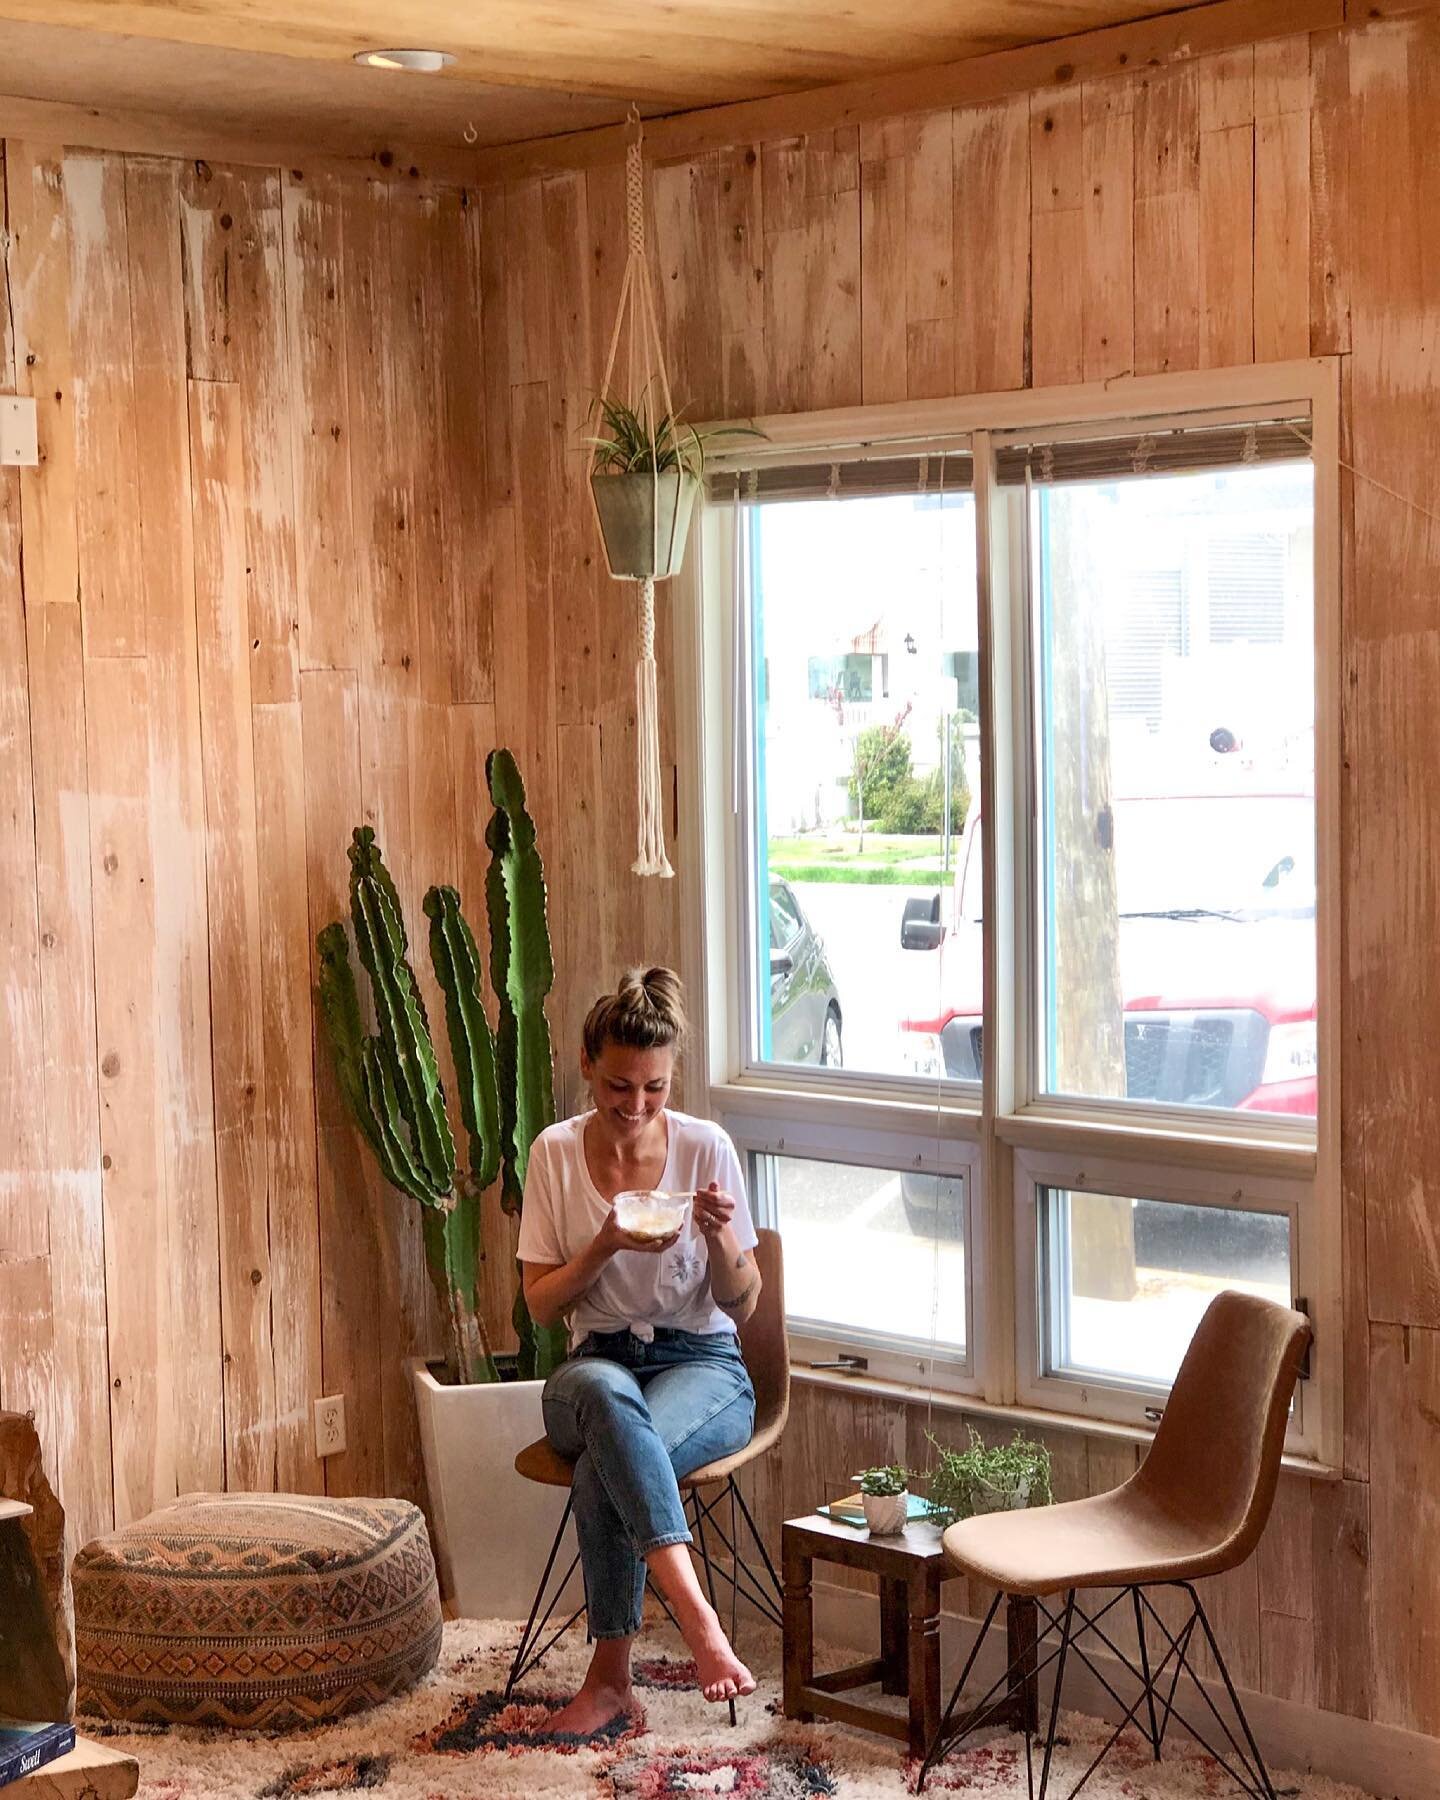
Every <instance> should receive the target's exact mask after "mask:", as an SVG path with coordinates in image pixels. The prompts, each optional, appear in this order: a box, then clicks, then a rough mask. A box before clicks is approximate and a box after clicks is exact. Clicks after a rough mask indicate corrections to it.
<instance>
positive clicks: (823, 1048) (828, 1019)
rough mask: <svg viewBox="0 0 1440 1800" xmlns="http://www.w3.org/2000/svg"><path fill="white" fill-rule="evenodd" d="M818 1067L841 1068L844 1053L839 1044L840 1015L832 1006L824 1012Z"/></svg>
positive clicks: (843, 1061) (843, 1065)
mask: <svg viewBox="0 0 1440 1800" xmlns="http://www.w3.org/2000/svg"><path fill="white" fill-rule="evenodd" d="M820 1067H821V1068H822V1069H843V1068H844V1067H845V1055H844V1051H843V1050H842V1048H841V1044H840V1015H839V1013H837V1012H836V1010H835V1008H834V1007H833V1006H832V1007H830V1008H828V1009H827V1011H826V1014H825V1030H824V1032H823V1033H822V1034H821V1038H820Z"/></svg>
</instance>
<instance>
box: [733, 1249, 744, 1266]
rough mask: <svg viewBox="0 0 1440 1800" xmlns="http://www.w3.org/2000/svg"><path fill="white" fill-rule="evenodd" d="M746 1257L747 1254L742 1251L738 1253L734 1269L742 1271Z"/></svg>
mask: <svg viewBox="0 0 1440 1800" xmlns="http://www.w3.org/2000/svg"><path fill="white" fill-rule="evenodd" d="M746 1256H747V1252H745V1251H744V1250H742V1251H741V1252H740V1254H739V1255H738V1256H737V1257H736V1258H735V1267H736V1268H737V1269H743V1268H744V1267H745V1262H746Z"/></svg>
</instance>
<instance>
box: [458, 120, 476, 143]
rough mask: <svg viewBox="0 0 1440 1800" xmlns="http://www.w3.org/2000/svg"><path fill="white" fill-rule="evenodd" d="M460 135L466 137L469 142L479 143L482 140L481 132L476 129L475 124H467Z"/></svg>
mask: <svg viewBox="0 0 1440 1800" xmlns="http://www.w3.org/2000/svg"><path fill="white" fill-rule="evenodd" d="M460 135H461V136H462V137H463V138H464V139H465V142H466V143H467V144H477V143H479V141H480V133H479V132H478V131H477V130H476V129H475V127H474V125H473V124H467V125H466V127H465V129H464V131H463V132H462V133H461V134H460Z"/></svg>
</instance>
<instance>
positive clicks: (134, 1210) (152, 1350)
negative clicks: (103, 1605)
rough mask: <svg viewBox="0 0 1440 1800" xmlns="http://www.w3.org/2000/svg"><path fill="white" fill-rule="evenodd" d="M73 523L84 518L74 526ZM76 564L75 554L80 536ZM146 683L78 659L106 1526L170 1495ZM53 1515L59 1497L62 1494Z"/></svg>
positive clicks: (123, 664)
mask: <svg viewBox="0 0 1440 1800" xmlns="http://www.w3.org/2000/svg"><path fill="white" fill-rule="evenodd" d="M82 517H83V515H82ZM80 548H81V556H82V558H83V557H84V555H85V554H86V549H87V546H86V541H85V536H84V533H83V530H82V534H81V540H80ZM147 675H148V671H147V668H146V664H145V661H144V659H143V658H140V657H113V658H110V659H106V660H91V659H87V661H86V665H85V732H86V751H87V761H88V766H89V768H90V770H91V771H92V773H91V779H90V789H89V794H90V852H91V892H92V902H91V904H92V912H93V918H94V932H95V1047H96V1054H97V1057H98V1062H99V1072H100V1085H99V1100H100V1150H101V1156H100V1166H101V1171H102V1173H101V1195H102V1199H103V1203H104V1234H105V1291H106V1294H107V1296H115V1297H116V1298H117V1299H118V1296H119V1295H121V1294H122V1293H123V1294H124V1296H125V1303H124V1305H123V1306H122V1305H119V1304H116V1305H114V1306H112V1307H110V1308H109V1309H108V1311H107V1318H108V1327H109V1340H110V1435H111V1441H112V1446H113V1447H112V1457H113V1470H114V1484H115V1520H116V1523H117V1524H126V1523H128V1522H129V1521H130V1520H131V1519H134V1518H138V1517H139V1516H140V1515H141V1514H142V1513H145V1512H148V1511H149V1510H150V1509H151V1507H152V1506H154V1504H155V1503H156V1501H157V1500H160V1499H164V1498H168V1497H169V1496H171V1495H173V1494H175V1493H178V1492H179V1487H180V1484H179V1481H178V1462H177V1455H176V1443H175V1429H176V1420H175V1379H174V1365H173V1362H172V1359H171V1356H170V1354H169V1349H170V1344H171V1334H172V1333H173V1332H175V1331H177V1330H178V1329H179V1324H178V1322H177V1321H176V1320H175V1319H174V1318H173V1317H172V1315H171V1311H170V1266H171V1265H170V1258H171V1255H172V1254H174V1253H175V1247H174V1246H172V1245H171V1243H170V1239H169V1231H168V1221H167V1219H166V1217H165V1213H164V1211H163V1209H162V1208H160V1207H159V1206H157V1205H156V1195H157V1194H158V1192H159V1191H160V1187H161V1172H160V1159H161V1149H160V1143H161V1120H160V1114H161V1095H160V1088H159V1083H158V1081H157V1078H156V1068H155V1045H154V1034H155V907H154V895H155V869H154V863H153V860H152V855H151V845H150V831H149V788H150V783H149V743H148V732H147V714H148V708H149V686H148V680H147ZM62 1504H63V1496H62Z"/></svg>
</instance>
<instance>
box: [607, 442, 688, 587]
mask: <svg viewBox="0 0 1440 1800" xmlns="http://www.w3.org/2000/svg"><path fill="white" fill-rule="evenodd" d="M590 491H591V492H592V493H593V494H594V496H595V511H596V513H597V514H598V515H599V519H600V532H601V536H602V537H603V538H604V540H605V560H606V561H607V562H608V563H609V565H610V573H611V574H612V575H613V576H614V577H615V579H616V580H617V581H643V580H644V579H645V577H646V576H653V577H654V578H655V580H657V581H663V580H664V579H665V578H666V577H667V576H670V575H677V574H678V573H679V572H680V565H681V563H682V562H683V561H684V560H685V540H686V538H687V537H688V536H689V532H690V517H691V514H692V513H693V512H694V510H695V496H696V495H697V494H698V493H699V492H700V482H699V478H698V477H697V476H695V475H691V474H689V473H687V472H685V471H684V470H680V469H667V470H666V471H665V472H664V473H663V474H662V475H660V476H658V477H657V476H655V475H647V474H643V473H642V474H635V475H599V474H595V475H592V476H591V477H590Z"/></svg>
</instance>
